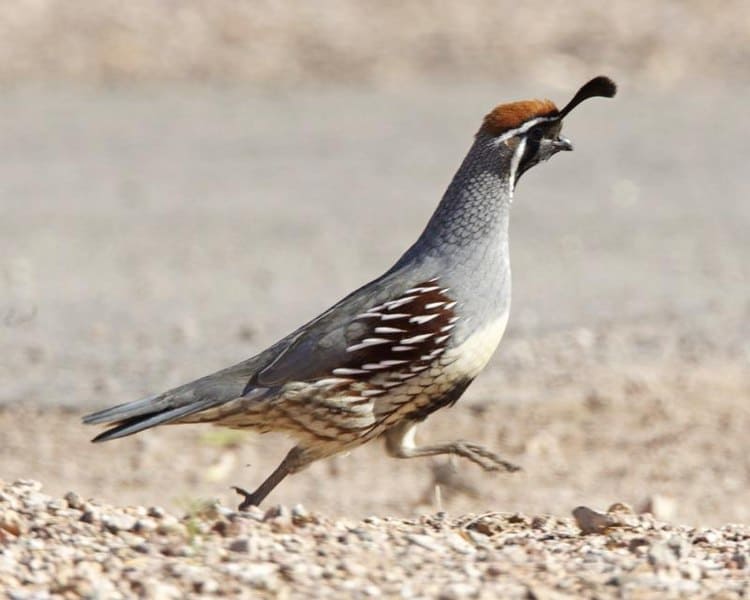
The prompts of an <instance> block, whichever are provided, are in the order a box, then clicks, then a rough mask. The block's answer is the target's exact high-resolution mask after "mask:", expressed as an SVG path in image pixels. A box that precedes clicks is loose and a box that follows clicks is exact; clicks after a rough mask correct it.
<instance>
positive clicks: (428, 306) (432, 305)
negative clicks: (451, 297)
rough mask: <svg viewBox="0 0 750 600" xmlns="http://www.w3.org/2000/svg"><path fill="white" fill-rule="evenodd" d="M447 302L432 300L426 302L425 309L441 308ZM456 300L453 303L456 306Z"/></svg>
mask: <svg viewBox="0 0 750 600" xmlns="http://www.w3.org/2000/svg"><path fill="white" fill-rule="evenodd" d="M443 304H445V302H430V303H429V304H425V305H424V307H425V310H432V309H433V308H440V307H441V306H442V305H443ZM455 304H456V303H455V302H454V303H453V305H454V306H455Z"/></svg>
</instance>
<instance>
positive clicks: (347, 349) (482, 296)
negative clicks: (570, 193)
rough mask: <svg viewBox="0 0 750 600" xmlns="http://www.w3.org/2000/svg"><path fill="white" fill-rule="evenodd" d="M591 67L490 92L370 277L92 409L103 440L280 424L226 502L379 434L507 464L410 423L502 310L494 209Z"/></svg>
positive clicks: (503, 250) (547, 150)
mask: <svg viewBox="0 0 750 600" xmlns="http://www.w3.org/2000/svg"><path fill="white" fill-rule="evenodd" d="M615 92H616V86H615V84H614V82H613V81H612V80H611V79H609V78H607V77H603V76H599V77H596V78H594V79H592V80H591V81H589V82H588V83H586V84H585V85H583V86H582V87H581V88H580V89H579V90H578V92H577V93H576V95H575V96H574V97H573V99H572V100H571V101H570V102H569V103H568V104H567V105H566V106H565V107H564V108H563V109H562V110H558V109H557V107H556V106H555V105H554V104H553V103H552V102H551V101H550V100H526V101H520V102H512V103H509V104H501V105H499V106H497V107H496V108H495V109H494V110H492V111H491V112H490V113H489V114H488V115H487V116H486V117H485V118H484V121H483V123H482V125H481V127H480V129H479V131H478V132H477V134H476V136H475V138H474V142H473V144H472V145H471V148H470V149H469V152H468V154H467V156H466V158H465V159H464V161H463V163H462V164H461V166H460V167H459V169H458V172H457V173H456V175H455V176H454V178H453V180H452V181H451V183H450V185H449V186H448V189H447V191H446V192H445V195H444V196H443V198H442V200H441V201H440V203H439V205H438V207H437V209H436V210H435V212H434V213H433V215H432V217H431V218H430V220H429V222H428V223H427V226H426V227H425V229H424V231H423V232H422V234H421V235H420V237H419V238H418V239H417V241H416V242H415V243H414V244H413V245H412V246H411V247H410V248H409V249H408V250H407V251H406V252H405V253H404V254H403V256H401V258H400V259H399V260H398V261H397V262H396V263H395V264H394V265H393V266H392V267H391V268H390V269H389V270H388V271H387V272H386V273H385V274H383V275H382V276H380V277H378V278H377V279H375V280H374V281H371V282H370V283H368V284H366V285H364V286H363V287H361V288H359V289H358V290H356V291H354V292H353V293H351V294H350V295H348V296H347V297H346V298H344V299H343V300H341V301H340V302H338V303H336V304H335V305H334V306H333V307H331V308H330V309H328V310H327V311H325V312H324V313H323V314H321V315H320V316H318V317H317V318H315V319H313V320H312V321H310V322H309V323H307V324H305V325H303V326H302V327H300V328H299V329H297V330H296V331H294V332H292V333H290V334H289V335H287V336H286V337H285V338H283V339H282V340H280V341H279V342H277V343H276V344H274V345H272V346H271V347H269V348H268V349H266V350H264V351H263V352H261V353H259V354H257V355H256V356H253V357H252V358H249V359H247V360H244V361H242V362H240V363H238V364H236V365H234V366H231V367H228V368H226V369H223V370H221V371H218V372H216V373H213V374H211V375H207V376H205V377H202V378H201V379H197V380H195V381H192V382H190V383H187V384H185V385H182V386H179V387H177V388H174V389H171V390H169V391H166V392H164V393H161V394H158V395H154V396H150V397H148V398H145V399H142V400H138V401H135V402H129V403H125V404H120V405H118V406H114V407H112V408H109V409H106V410H101V411H99V412H94V413H92V414H89V415H87V416H85V417H84V418H83V421H84V423H88V424H100V423H106V424H109V425H110V426H111V427H110V428H109V429H107V430H106V431H104V432H103V433H101V434H100V435H98V436H97V437H95V438H94V440H93V441H95V442H103V441H107V440H113V439H116V438H121V437H124V436H128V435H131V434H134V433H137V432H139V431H143V430H144V429H148V428H151V427H155V426H157V425H163V424H165V423H213V424H216V425H223V426H226V427H231V428H237V429H251V430H255V431H258V432H268V431H282V432H285V433H287V434H288V435H289V436H290V437H292V438H293V439H294V440H295V442H296V445H295V446H294V447H293V448H292V449H291V450H290V451H289V453H288V454H287V455H286V457H285V458H284V459H283V461H282V462H281V464H280V465H279V466H278V467H277V468H276V469H275V470H274V471H273V473H271V474H270V475H269V476H268V478H267V479H266V480H265V481H263V482H262V483H261V484H260V486H259V487H258V488H257V489H256V490H255V491H253V492H252V493H249V492H247V491H245V490H243V489H241V488H239V487H236V488H234V489H235V490H236V491H237V492H238V493H239V494H240V495H241V496H243V501H242V503H241V504H240V506H239V509H240V510H246V509H247V508H249V507H250V506H253V505H258V504H260V502H261V501H262V500H263V499H264V498H265V497H266V496H267V495H268V494H269V493H270V492H271V491H272V490H273V489H274V488H275V487H276V486H277V485H278V484H279V483H280V482H281V481H282V480H283V479H284V477H286V476H287V475H289V474H291V473H296V472H298V471H300V470H302V469H303V468H305V467H306V466H307V465H309V464H310V463H312V462H313V461H316V460H318V459H321V458H325V457H329V456H332V455H335V454H338V453H340V452H344V451H347V450H350V449H352V448H355V447H357V446H360V445H362V444H364V443H366V442H369V441H371V440H374V439H376V438H383V440H384V442H385V448H386V451H387V452H388V453H389V454H390V455H392V456H395V457H399V458H412V457H418V456H432V455H438V454H453V455H457V456H461V457H464V458H466V459H468V460H470V461H472V462H474V463H476V464H478V465H479V466H481V467H482V468H484V469H485V470H488V471H494V470H501V469H503V470H507V471H514V470H516V469H517V468H518V467H516V466H515V465H513V464H512V463H510V462H508V461H506V460H504V459H503V458H502V457H501V456H499V455H498V454H496V453H495V452H493V451H491V450H488V449H486V448H484V447H482V446H480V445H478V444H474V443H471V442H466V441H451V442H444V443H438V444H433V445H426V446H419V445H416V444H415V428H416V426H417V424H418V423H419V422H421V421H423V420H424V419H425V418H426V417H428V416H429V415H430V414H431V413H433V412H435V411H436V410H438V409H440V408H443V407H445V406H451V405H453V404H454V403H455V402H456V401H457V400H458V399H459V397H460V396H461V395H462V394H463V393H464V391H465V390H466V388H467V387H468V386H469V384H470V383H471V382H472V381H473V380H474V378H475V377H476V376H477V375H478V374H479V372H480V371H482V369H483V368H484V366H485V365H486V364H487V362H488V361H489V359H490V357H491V356H492V354H493V353H494V351H495V349H496V348H497V346H498V344H499V343H500V339H501V337H502V336H503V332H504V330H505V326H506V323H507V322H508V314H509V310H510V297H511V276H510V257H509V251H508V221H509V216H510V208H511V203H512V200H513V194H514V190H515V186H516V183H517V181H518V179H519V177H520V176H521V175H522V174H523V173H525V172H526V171H527V170H529V169H530V168H531V167H533V166H534V165H536V164H537V163H539V162H542V161H545V160H547V159H549V158H550V157H551V156H552V155H554V154H556V153H557V152H560V151H561V150H572V149H573V146H572V145H571V143H570V141H568V140H567V139H566V138H564V137H562V136H561V135H560V130H561V127H562V120H563V118H564V117H565V116H566V115H567V114H568V113H569V112H570V111H571V110H572V109H573V108H575V107H576V106H577V105H578V104H579V103H581V102H582V101H583V100H585V99H587V98H590V97H594V96H602V97H610V98H611V97H613V96H614V95H615Z"/></svg>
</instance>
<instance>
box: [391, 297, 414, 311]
mask: <svg viewBox="0 0 750 600" xmlns="http://www.w3.org/2000/svg"><path fill="white" fill-rule="evenodd" d="M416 298H417V297H416V296H406V297H405V298H399V299H398V300H391V301H390V302H386V303H385V307H386V308H387V309H388V310H393V309H394V308H398V307H399V306H403V305H404V304H409V302H412V301H414V300H416Z"/></svg>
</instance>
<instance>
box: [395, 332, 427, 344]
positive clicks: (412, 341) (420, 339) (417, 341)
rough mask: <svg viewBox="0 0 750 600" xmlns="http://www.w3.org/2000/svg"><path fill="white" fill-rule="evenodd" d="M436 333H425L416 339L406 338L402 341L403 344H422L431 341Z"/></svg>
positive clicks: (415, 337)
mask: <svg viewBox="0 0 750 600" xmlns="http://www.w3.org/2000/svg"><path fill="white" fill-rule="evenodd" d="M433 335H435V334H434V333H423V334H422V335H415V336H414V337H410V338H404V339H403V340H401V343H402V344H420V343H422V342H424V341H425V340H429V339H430V338H431V337H432V336H433Z"/></svg>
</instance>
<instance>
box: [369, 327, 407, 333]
mask: <svg viewBox="0 0 750 600" xmlns="http://www.w3.org/2000/svg"><path fill="white" fill-rule="evenodd" d="M375 333H406V329H399V328H398V327H376V328H375Z"/></svg>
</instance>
